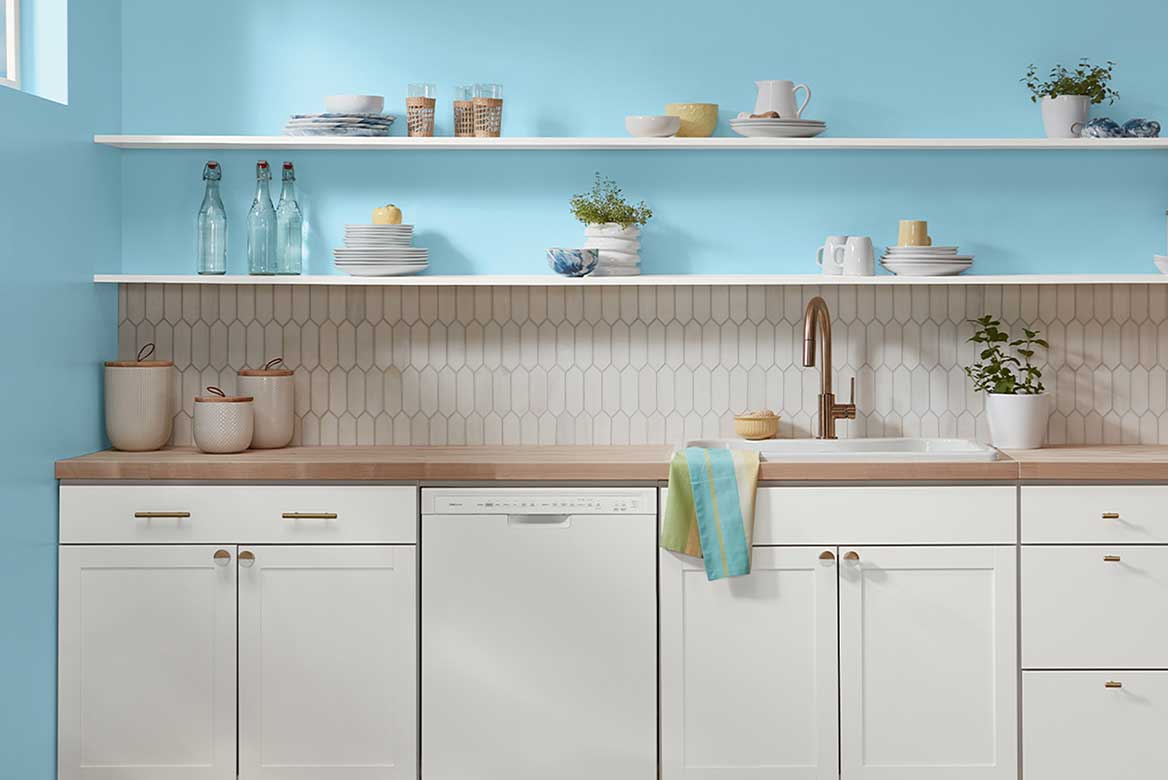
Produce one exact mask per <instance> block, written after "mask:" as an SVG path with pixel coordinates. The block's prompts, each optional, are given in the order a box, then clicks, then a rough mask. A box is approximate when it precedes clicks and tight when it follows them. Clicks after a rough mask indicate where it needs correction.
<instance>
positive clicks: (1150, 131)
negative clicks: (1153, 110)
mask: <svg viewBox="0 0 1168 780" xmlns="http://www.w3.org/2000/svg"><path fill="white" fill-rule="evenodd" d="M1123 132H1124V134H1126V135H1127V136H1129V137H1131V138H1159V137H1160V123H1159V122H1157V121H1156V120H1155V119H1129V120H1127V121H1126V122H1124V123H1123Z"/></svg>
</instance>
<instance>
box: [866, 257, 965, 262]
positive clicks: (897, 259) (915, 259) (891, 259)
mask: <svg viewBox="0 0 1168 780" xmlns="http://www.w3.org/2000/svg"><path fill="white" fill-rule="evenodd" d="M880 259H881V260H888V261H889V262H893V263H968V262H970V261H971V260H973V255H914V256H913V257H899V256H897V255H884V256H883V257H881V258H880Z"/></svg>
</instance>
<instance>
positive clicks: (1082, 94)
mask: <svg viewBox="0 0 1168 780" xmlns="http://www.w3.org/2000/svg"><path fill="white" fill-rule="evenodd" d="M1114 67H1115V63H1114V62H1111V61H1108V62H1106V63H1105V64H1103V65H1092V64H1091V63H1090V61H1089V60H1087V59H1082V60H1079V64H1078V65H1076V66H1075V69H1074V70H1073V71H1071V70H1067V69H1066V67H1064V66H1062V65H1055V66H1054V67H1053V68H1051V69H1050V73H1049V74H1048V75H1047V77H1046V78H1045V79H1043V78H1041V77H1040V76H1039V75H1038V68H1036V67H1035V66H1034V65H1030V67H1028V68H1027V69H1026V75H1025V76H1023V77H1022V79H1021V80H1022V83H1023V84H1025V85H1026V88H1027V89H1029V90H1030V100H1031V101H1032V102H1034V103H1039V104H1040V106H1041V108H1042V124H1043V127H1044V128H1045V129H1046V137H1047V138H1078V137H1079V135H1080V133H1082V132H1083V128H1084V127H1085V126H1086V124H1087V114H1088V113H1090V111H1091V106H1093V105H1098V104H1100V103H1102V102H1103V101H1105V100H1106V101H1108V103H1114V102H1115V99H1116V98H1117V97H1119V93H1118V92H1116V91H1115V90H1114V89H1112V88H1111V71H1112V69H1113V68H1114Z"/></svg>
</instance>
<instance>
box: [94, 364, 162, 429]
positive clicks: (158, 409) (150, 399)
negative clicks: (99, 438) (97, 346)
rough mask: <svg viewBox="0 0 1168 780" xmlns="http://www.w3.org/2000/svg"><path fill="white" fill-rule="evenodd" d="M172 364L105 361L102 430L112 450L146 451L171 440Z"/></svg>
mask: <svg viewBox="0 0 1168 780" xmlns="http://www.w3.org/2000/svg"><path fill="white" fill-rule="evenodd" d="M173 398H174V363H171V362H170V361H161V360H154V361H145V362H138V361H111V362H109V363H106V364H105V432H106V436H108V437H109V440H110V444H111V445H113V447H114V449H117V450H124V451H126V452H147V451H151V450H157V449H161V448H162V446H163V445H164V444H166V442H167V441H169V440H170V431H171V427H172V425H173V424H174V402H173Z"/></svg>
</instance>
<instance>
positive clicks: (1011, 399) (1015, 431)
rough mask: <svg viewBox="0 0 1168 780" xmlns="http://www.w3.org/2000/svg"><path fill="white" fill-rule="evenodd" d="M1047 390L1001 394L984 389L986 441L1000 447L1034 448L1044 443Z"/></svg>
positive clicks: (1047, 412)
mask: <svg viewBox="0 0 1168 780" xmlns="http://www.w3.org/2000/svg"><path fill="white" fill-rule="evenodd" d="M1053 398H1054V397H1053V396H1052V395H1051V394H1050V393H1039V394H1038V395H1004V394H1001V393H986V414H987V415H988V417H989V421H990V443H991V444H993V445H994V446H995V447H997V448H998V449H1002V450H1036V449H1038V448H1040V447H1041V446H1042V445H1043V444H1045V443H1046V424H1047V421H1048V420H1049V419H1050V412H1051V401H1052V400H1053Z"/></svg>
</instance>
